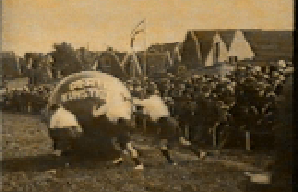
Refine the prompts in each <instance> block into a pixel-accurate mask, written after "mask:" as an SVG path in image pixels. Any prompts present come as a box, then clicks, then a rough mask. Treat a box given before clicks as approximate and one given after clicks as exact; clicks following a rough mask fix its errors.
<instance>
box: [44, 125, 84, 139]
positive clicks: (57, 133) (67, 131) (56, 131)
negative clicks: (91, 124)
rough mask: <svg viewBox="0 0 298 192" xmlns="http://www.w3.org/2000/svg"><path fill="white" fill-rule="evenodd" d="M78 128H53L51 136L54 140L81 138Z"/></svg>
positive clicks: (50, 132) (50, 130)
mask: <svg viewBox="0 0 298 192" xmlns="http://www.w3.org/2000/svg"><path fill="white" fill-rule="evenodd" d="M81 134H82V133H81V132H80V131H79V130H78V128H77V127H65V128H52V129H49V135H50V137H51V138H52V139H54V140H64V139H75V138H78V137H80V136H81Z"/></svg>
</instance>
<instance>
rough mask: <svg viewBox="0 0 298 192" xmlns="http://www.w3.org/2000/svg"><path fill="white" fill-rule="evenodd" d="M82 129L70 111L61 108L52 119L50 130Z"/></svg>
mask: <svg viewBox="0 0 298 192" xmlns="http://www.w3.org/2000/svg"><path fill="white" fill-rule="evenodd" d="M72 126H74V127H80V125H79V123H78V121H77V118H76V116H75V115H73V114H72V113H71V112H70V111H68V110H66V109H64V108H63V107H60V108H59V109H58V110H57V111H56V112H55V113H54V114H53V115H52V116H51V119H50V126H49V127H50V129H53V128H65V127H72Z"/></svg>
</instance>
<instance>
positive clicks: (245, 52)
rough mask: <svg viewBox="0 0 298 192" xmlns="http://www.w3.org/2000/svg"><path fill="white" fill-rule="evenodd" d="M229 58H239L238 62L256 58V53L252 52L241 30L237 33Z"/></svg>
mask: <svg viewBox="0 0 298 192" xmlns="http://www.w3.org/2000/svg"><path fill="white" fill-rule="evenodd" d="M228 56H237V59H238V60H244V59H252V58H253V57H254V56H255V54H254V52H253V51H252V50H251V47H250V44H249V42H248V41H247V40H246V39H245V37H244V34H243V33H242V32H241V31H239V30H238V31H236V33H235V36H234V39H233V41H232V43H231V46H230V49H229V52H228Z"/></svg>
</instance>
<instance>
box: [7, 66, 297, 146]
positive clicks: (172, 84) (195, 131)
mask: <svg viewBox="0 0 298 192" xmlns="http://www.w3.org/2000/svg"><path fill="white" fill-rule="evenodd" d="M292 73H293V66H292V64H291V63H287V64H286V63H284V65H281V66H279V67H275V68H274V69H273V70H272V69H271V70H267V71H262V68H261V67H258V66H253V65H250V64H248V65H245V66H239V67H237V68H236V69H235V70H233V71H231V73H229V74H227V75H226V76H220V75H192V76H189V77H178V76H173V75H171V74H169V75H168V77H165V78H145V79H130V80H127V81H126V82H125V84H126V86H127V88H128V89H129V90H130V91H131V93H132V96H134V97H138V98H144V97H148V96H150V95H159V96H161V97H162V98H163V100H164V101H165V102H166V104H167V105H168V107H169V109H170V113H171V116H173V117H174V118H176V120H178V122H179V123H180V127H181V130H182V134H183V135H184V136H186V137H187V138H188V139H190V140H191V141H193V142H202V141H204V142H206V143H210V142H212V137H211V135H213V134H217V136H218V137H217V138H218V144H219V145H222V146H223V145H225V143H226V142H227V141H228V138H229V135H231V134H232V133H236V132H238V131H247V130H249V131H253V132H254V131H255V132H260V133H261V132H270V131H271V132H272V127H273V124H274V118H275V117H274V115H275V114H276V100H275V98H276V97H277V96H279V95H280V94H281V91H282V88H283V85H284V83H285V82H286V80H287V78H289V77H290V76H292ZM53 87H54V85H40V86H32V87H24V88H23V89H21V90H20V89H19V90H18V89H12V90H7V91H6V94H5V95H4V109H6V110H13V111H19V112H26V113H39V112H40V111H41V110H42V109H43V108H44V107H45V106H46V104H47V100H48V97H49V95H50V92H51V90H52V89H53ZM139 124H141V123H139ZM140 127H141V125H140ZM230 138H231V136H230Z"/></svg>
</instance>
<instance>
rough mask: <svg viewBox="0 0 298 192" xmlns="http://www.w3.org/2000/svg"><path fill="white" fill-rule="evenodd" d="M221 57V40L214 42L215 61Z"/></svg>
mask: <svg viewBox="0 0 298 192" xmlns="http://www.w3.org/2000/svg"><path fill="white" fill-rule="evenodd" d="M218 59H219V42H217V43H215V44H214V63H218Z"/></svg>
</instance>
